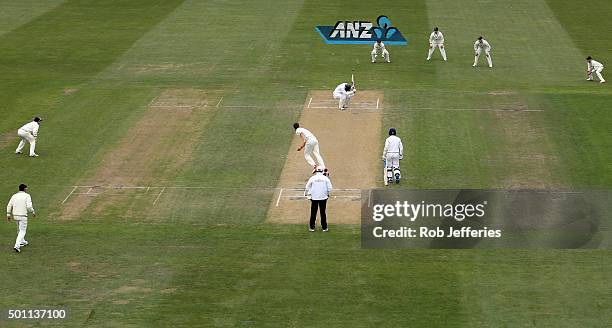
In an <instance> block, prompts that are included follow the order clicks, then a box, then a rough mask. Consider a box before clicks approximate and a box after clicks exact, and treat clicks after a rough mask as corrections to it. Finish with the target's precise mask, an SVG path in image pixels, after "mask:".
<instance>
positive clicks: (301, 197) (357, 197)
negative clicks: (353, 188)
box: [283, 196, 361, 199]
mask: <svg viewBox="0 0 612 328" xmlns="http://www.w3.org/2000/svg"><path fill="white" fill-rule="evenodd" d="M283 198H289V199H304V198H308V196H285V197H283ZM329 198H351V199H359V198H361V196H329Z"/></svg>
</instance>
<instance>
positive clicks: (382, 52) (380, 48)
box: [370, 40, 391, 63]
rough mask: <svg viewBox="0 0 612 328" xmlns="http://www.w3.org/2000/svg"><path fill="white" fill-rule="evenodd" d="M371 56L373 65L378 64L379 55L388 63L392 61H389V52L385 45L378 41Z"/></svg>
mask: <svg viewBox="0 0 612 328" xmlns="http://www.w3.org/2000/svg"><path fill="white" fill-rule="evenodd" d="M370 54H371V55H372V62H373V63H375V62H376V57H378V54H380V55H381V56H382V57H383V58H384V59H385V61H387V63H390V62H391V59H389V52H388V51H387V49H386V48H385V44H384V43H383V42H382V41H380V40H376V42H374V48H373V49H372V52H371V53H370Z"/></svg>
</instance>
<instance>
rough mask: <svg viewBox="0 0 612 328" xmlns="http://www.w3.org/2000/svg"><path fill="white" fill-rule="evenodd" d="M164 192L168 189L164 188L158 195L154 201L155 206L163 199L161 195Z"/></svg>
mask: <svg viewBox="0 0 612 328" xmlns="http://www.w3.org/2000/svg"><path fill="white" fill-rule="evenodd" d="M164 190H166V187H163V188H162V190H161V191H160V192H159V194H158V195H157V197H156V198H155V200H154V201H153V205H155V204H156V203H157V201H158V200H159V197H161V195H162V194H163V193H164Z"/></svg>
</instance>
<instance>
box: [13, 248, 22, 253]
mask: <svg viewBox="0 0 612 328" xmlns="http://www.w3.org/2000/svg"><path fill="white" fill-rule="evenodd" d="M13 249H14V250H15V253H21V249H19V247H13Z"/></svg>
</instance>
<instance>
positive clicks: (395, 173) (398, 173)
mask: <svg viewBox="0 0 612 328" xmlns="http://www.w3.org/2000/svg"><path fill="white" fill-rule="evenodd" d="M393 176H394V177H395V182H396V183H399V181H400V179H401V178H402V173H401V171H400V169H399V167H395V168H393Z"/></svg>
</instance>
